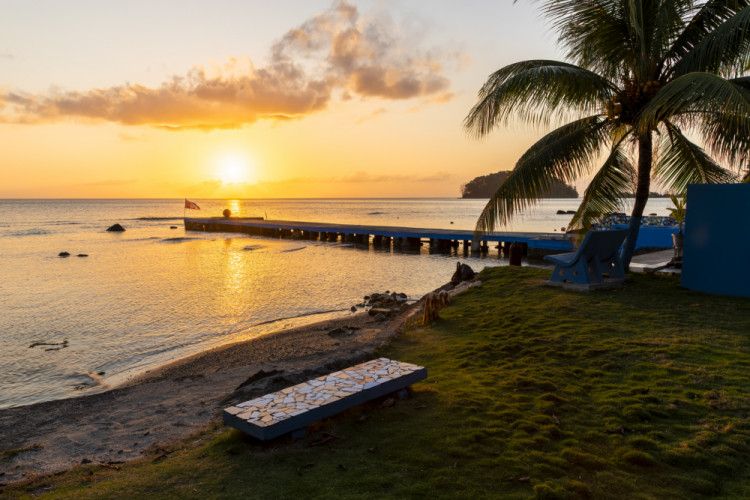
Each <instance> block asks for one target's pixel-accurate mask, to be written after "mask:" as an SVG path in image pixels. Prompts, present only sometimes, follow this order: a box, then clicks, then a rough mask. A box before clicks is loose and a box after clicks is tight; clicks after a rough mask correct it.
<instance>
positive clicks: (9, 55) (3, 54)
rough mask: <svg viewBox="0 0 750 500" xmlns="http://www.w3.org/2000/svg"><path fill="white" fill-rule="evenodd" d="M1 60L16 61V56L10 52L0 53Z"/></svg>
mask: <svg viewBox="0 0 750 500" xmlns="http://www.w3.org/2000/svg"><path fill="white" fill-rule="evenodd" d="M0 59H14V56H13V54H11V53H10V52H0Z"/></svg>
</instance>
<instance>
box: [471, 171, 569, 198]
mask: <svg viewBox="0 0 750 500" xmlns="http://www.w3.org/2000/svg"><path fill="white" fill-rule="evenodd" d="M509 174H510V171H508V170H506V171H502V172H495V173H494V174H488V175H480V176H479V177H476V178H475V179H472V180H471V181H469V182H467V183H466V184H464V185H463V186H461V198H490V197H491V196H492V195H493V194H495V192H496V191H497V189H498V188H499V187H500V185H501V184H502V183H503V182H505V178H506V177H508V175H509ZM544 198H578V191H576V189H575V188H574V187H573V186H568V185H567V184H565V183H564V182H561V181H558V182H555V183H554V184H552V186H551V187H550V189H549V192H547V194H546V195H545V196H544Z"/></svg>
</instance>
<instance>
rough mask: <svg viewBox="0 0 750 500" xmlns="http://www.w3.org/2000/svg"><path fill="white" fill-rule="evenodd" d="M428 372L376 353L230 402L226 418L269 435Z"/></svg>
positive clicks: (251, 431) (396, 387)
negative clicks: (353, 363)
mask: <svg viewBox="0 0 750 500" xmlns="http://www.w3.org/2000/svg"><path fill="white" fill-rule="evenodd" d="M426 377H427V370H426V369H425V368H424V367H422V366H417V365H413V364H411V363H404V362H401V361H394V360H391V359H388V358H379V359H374V360H372V361H368V362H366V363H361V364H359V365H356V366H352V367H351V368H347V369H345V370H341V371H338V372H334V373H331V374H329V375H324V376H322V377H318V378H315V379H312V380H308V381H307V382H303V383H301V384H297V385H294V386H292V387H287V388H286V389H282V390H281V391H278V392H274V393H271V394H266V395H265V396H261V397H259V398H255V399H253V400H250V401H246V402H244V403H239V404H237V405H235V406H230V407H229V408H226V409H225V410H224V423H226V424H227V425H230V426H232V427H236V428H238V429H240V430H241V431H243V432H246V433H248V434H250V435H253V436H255V437H257V438H259V439H271V438H273V437H275V436H279V435H281V434H284V433H286V432H290V431H292V430H295V429H299V428H302V427H304V426H306V425H308V424H310V423H312V422H314V421H317V420H320V419H321V418H326V417H328V416H331V415H334V414H336V413H338V412H341V411H343V410H345V409H347V408H351V407H353V406H356V405H358V404H361V403H363V402H365V401H368V400H370V399H374V398H376V397H379V396H382V395H385V394H389V393H391V392H395V391H397V390H399V389H403V388H404V387H407V386H409V385H411V384H412V383H414V382H418V381H419V380H423V379H425V378H426Z"/></svg>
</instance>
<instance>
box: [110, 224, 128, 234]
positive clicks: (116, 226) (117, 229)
mask: <svg viewBox="0 0 750 500" xmlns="http://www.w3.org/2000/svg"><path fill="white" fill-rule="evenodd" d="M107 231H112V232H118V233H121V232H123V231H125V228H124V227H122V226H121V225H120V224H113V225H111V226H109V227H108V228H107Z"/></svg>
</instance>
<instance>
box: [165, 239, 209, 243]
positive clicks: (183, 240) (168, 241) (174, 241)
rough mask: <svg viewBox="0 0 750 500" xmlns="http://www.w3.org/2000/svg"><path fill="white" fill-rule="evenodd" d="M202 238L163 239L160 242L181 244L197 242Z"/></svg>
mask: <svg viewBox="0 0 750 500" xmlns="http://www.w3.org/2000/svg"><path fill="white" fill-rule="evenodd" d="M202 239H203V238H164V239H162V240H161V242H162V243H183V242H185V241H198V240H202Z"/></svg>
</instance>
